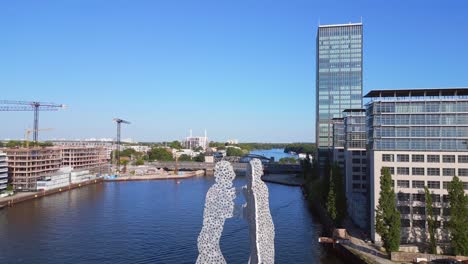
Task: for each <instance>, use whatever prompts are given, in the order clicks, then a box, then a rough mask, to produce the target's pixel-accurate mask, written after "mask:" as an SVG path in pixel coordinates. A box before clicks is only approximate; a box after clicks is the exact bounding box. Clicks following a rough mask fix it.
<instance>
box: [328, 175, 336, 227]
mask: <svg viewBox="0 0 468 264" xmlns="http://www.w3.org/2000/svg"><path fill="white" fill-rule="evenodd" d="M327 212H328V215H329V216H330V218H331V219H332V220H333V222H336V217H337V212H336V195H335V182H334V180H333V174H332V176H331V177H330V189H329V191H328V195H327Z"/></svg>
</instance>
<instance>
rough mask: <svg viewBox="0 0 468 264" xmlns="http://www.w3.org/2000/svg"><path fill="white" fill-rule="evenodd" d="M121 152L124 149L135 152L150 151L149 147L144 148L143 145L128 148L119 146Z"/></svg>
mask: <svg viewBox="0 0 468 264" xmlns="http://www.w3.org/2000/svg"><path fill="white" fill-rule="evenodd" d="M120 149H121V150H125V149H133V150H135V151H136V152H145V153H146V152H149V151H150V150H151V147H149V146H145V145H130V146H125V145H124V146H120Z"/></svg>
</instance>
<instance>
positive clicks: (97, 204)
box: [0, 176, 341, 264]
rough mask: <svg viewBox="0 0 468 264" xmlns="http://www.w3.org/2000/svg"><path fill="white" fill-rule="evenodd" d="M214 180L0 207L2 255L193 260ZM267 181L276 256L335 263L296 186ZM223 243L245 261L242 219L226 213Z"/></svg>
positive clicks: (233, 259)
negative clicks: (207, 195)
mask: <svg viewBox="0 0 468 264" xmlns="http://www.w3.org/2000/svg"><path fill="white" fill-rule="evenodd" d="M213 182H214V179H213V177H208V176H201V177H197V178H191V179H185V180H182V181H181V182H180V184H176V182H175V181H174V180H161V181H144V182H121V183H101V184H97V185H90V186H86V187H82V188H80V189H75V190H72V191H69V192H64V193H61V194H56V195H52V196H48V197H45V198H43V199H38V200H36V201H28V202H24V203H20V204H17V205H15V206H14V207H12V208H8V209H4V210H0V263H99V264H102V263H194V262H195V260H196V258H197V255H198V251H197V237H198V233H199V232H200V229H201V226H202V220H203V206H204V200H205V195H206V191H207V190H208V188H209V187H210V186H211V185H212V184H213ZM235 184H236V186H241V185H243V184H245V178H244V177H238V178H237V179H236V180H235ZM268 189H269V191H270V208H271V213H272V217H273V222H274V224H275V229H276V237H275V247H276V263H341V262H340V261H339V260H337V259H336V258H335V257H334V256H332V255H329V254H328V253H326V252H325V251H324V250H323V249H322V248H321V247H320V246H319V245H318V244H317V238H318V235H319V234H320V225H319V224H318V223H317V222H316V221H315V220H314V217H313V216H312V215H311V213H310V212H309V211H308V209H307V205H306V203H305V201H304V199H303V198H302V193H301V190H300V188H298V187H289V186H283V185H277V184H268ZM221 249H222V251H223V253H224V256H225V258H226V260H227V262H228V263H247V261H248V258H249V238H248V228H247V224H246V223H245V222H244V221H243V220H241V219H229V220H227V221H226V225H225V229H224V232H223V236H222V238H221Z"/></svg>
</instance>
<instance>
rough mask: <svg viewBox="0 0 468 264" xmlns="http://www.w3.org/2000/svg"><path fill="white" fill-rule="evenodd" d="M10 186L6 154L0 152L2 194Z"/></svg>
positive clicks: (0, 186) (0, 187) (0, 189)
mask: <svg viewBox="0 0 468 264" xmlns="http://www.w3.org/2000/svg"><path fill="white" fill-rule="evenodd" d="M7 186H8V159H7V155H6V153H4V152H0V192H2V191H5V190H6V188H7Z"/></svg>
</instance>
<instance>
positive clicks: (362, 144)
mask: <svg viewBox="0 0 468 264" xmlns="http://www.w3.org/2000/svg"><path fill="white" fill-rule="evenodd" d="M345 115H346V117H345V118H344V122H345V135H346V141H345V142H346V149H354V148H358V149H366V141H367V140H366V139H367V135H366V112H365V110H361V109H350V110H346V111H345Z"/></svg>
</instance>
